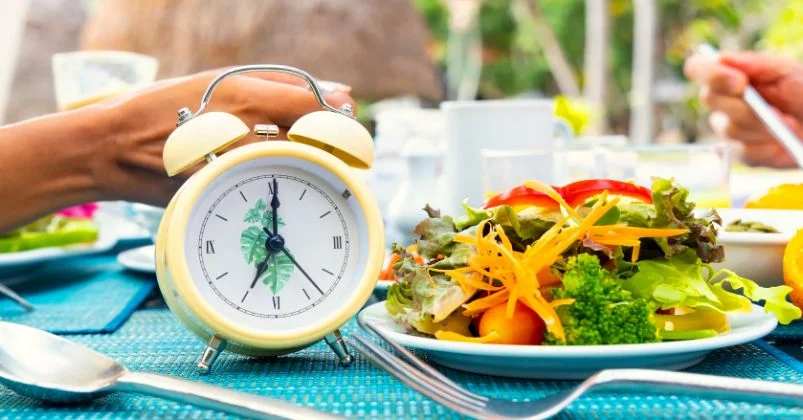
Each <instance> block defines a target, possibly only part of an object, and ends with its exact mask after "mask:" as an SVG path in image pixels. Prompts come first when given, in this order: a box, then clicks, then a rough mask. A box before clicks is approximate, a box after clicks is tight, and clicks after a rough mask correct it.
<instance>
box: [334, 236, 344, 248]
mask: <svg viewBox="0 0 803 420" xmlns="http://www.w3.org/2000/svg"><path fill="white" fill-rule="evenodd" d="M332 241H333V242H334V248H335V249H343V237H342V236H335V237H333V238H332Z"/></svg>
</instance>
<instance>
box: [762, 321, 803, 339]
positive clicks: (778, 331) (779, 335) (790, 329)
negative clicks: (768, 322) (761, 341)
mask: <svg viewBox="0 0 803 420" xmlns="http://www.w3.org/2000/svg"><path fill="white" fill-rule="evenodd" d="M767 338H768V339H771V340H777V341H802V340H803V319H798V320H797V321H793V322H792V323H791V324H789V325H778V327H777V328H775V330H774V331H773V332H771V333H770V335H769V336H767Z"/></svg>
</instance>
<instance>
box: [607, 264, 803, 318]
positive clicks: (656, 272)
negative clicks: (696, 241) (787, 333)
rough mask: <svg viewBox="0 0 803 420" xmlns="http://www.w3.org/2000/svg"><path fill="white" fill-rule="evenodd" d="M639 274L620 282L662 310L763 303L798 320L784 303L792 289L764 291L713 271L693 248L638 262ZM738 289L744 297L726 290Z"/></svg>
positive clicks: (731, 307) (725, 308)
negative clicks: (727, 286)
mask: <svg viewBox="0 0 803 420" xmlns="http://www.w3.org/2000/svg"><path fill="white" fill-rule="evenodd" d="M636 267H637V269H638V271H637V272H636V273H635V274H633V275H632V276H630V277H629V278H626V279H623V280H622V285H623V286H624V288H625V289H626V290H629V291H630V292H631V293H633V295H635V296H638V297H641V298H644V299H649V300H652V301H653V302H654V303H656V304H657V305H659V306H660V307H661V308H662V309H669V308H674V307H678V306H687V307H691V308H695V309H709V310H714V311H718V312H723V313H724V312H730V311H749V310H750V308H751V301H752V302H761V301H763V302H764V303H765V305H764V309H765V310H766V311H767V312H768V313H771V314H773V315H775V317H776V318H778V321H780V322H781V323H789V322H791V321H792V320H793V319H796V318H799V317H800V309H798V308H797V307H795V306H794V305H792V304H791V303H790V302H788V301H787V300H786V297H787V295H788V294H789V292H791V288H789V287H787V286H777V287H770V288H763V287H761V286H759V285H757V284H756V283H755V282H753V281H752V280H748V279H746V278H744V277H740V276H738V275H736V274H735V273H733V272H731V271H728V270H720V271H719V272H716V273H715V272H713V270H712V269H711V267H710V266H708V265H705V264H703V263H702V261H701V260H700V258H698V257H697V254H696V252H695V251H694V250H693V249H690V248H687V249H685V250H683V251H680V252H677V253H675V254H674V255H673V256H672V257H670V258H668V259H653V260H641V261H639V262H638V263H636ZM726 284H727V285H729V286H730V287H732V288H733V289H736V290H738V289H741V290H742V291H743V293H744V296H742V295H739V294H737V293H735V292H732V291H729V290H727V289H725V288H724V287H723V286H725V285H726Z"/></svg>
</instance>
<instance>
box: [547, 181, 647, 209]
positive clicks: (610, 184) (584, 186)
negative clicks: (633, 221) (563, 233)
mask: <svg viewBox="0 0 803 420" xmlns="http://www.w3.org/2000/svg"><path fill="white" fill-rule="evenodd" d="M606 190H607V191H608V194H611V195H621V196H625V197H630V198H635V199H637V200H640V201H643V202H645V203H652V191H650V190H649V189H648V188H644V187H641V186H638V185H635V184H631V183H629V182H622V181H614V180H612V179H589V180H585V181H577V182H573V183H571V184H568V185H566V186H564V187H562V188H560V189H559V190H558V191H559V192H560V195H561V196H563V199H565V200H566V202H567V203H568V204H569V205H570V206H572V207H577V206H579V205H581V204H583V203H584V202H585V201H586V200H588V199H589V198H591V197H593V196H595V195H597V194H600V193H602V192H603V191H606Z"/></svg>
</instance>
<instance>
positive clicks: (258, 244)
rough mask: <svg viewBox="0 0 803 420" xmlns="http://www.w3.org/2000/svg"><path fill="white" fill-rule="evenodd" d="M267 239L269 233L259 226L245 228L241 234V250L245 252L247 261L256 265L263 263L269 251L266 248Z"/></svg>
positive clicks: (244, 256) (244, 255)
mask: <svg viewBox="0 0 803 420" xmlns="http://www.w3.org/2000/svg"><path fill="white" fill-rule="evenodd" d="M267 240H268V234H267V233H265V232H264V231H263V230H262V229H260V228H259V227H258V226H250V227H248V229H246V230H244V231H243V233H242V234H241V235H240V251H242V253H243V258H245V262H247V263H248V264H252V265H254V266H257V265H259V264H262V262H263V261H265V258H267V257H268V251H267V250H266V249H265V241H267Z"/></svg>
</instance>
